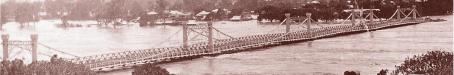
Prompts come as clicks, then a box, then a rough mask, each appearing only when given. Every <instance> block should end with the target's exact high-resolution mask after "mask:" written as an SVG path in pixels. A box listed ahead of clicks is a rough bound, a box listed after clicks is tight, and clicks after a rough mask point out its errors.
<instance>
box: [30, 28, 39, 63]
mask: <svg viewBox="0 0 454 75" xmlns="http://www.w3.org/2000/svg"><path fill="white" fill-rule="evenodd" d="M30 38H31V45H32V62H36V61H37V58H38V52H37V50H38V35H37V34H32V35H31V36H30Z"/></svg>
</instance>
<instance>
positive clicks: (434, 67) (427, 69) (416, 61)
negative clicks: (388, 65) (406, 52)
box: [394, 51, 453, 75]
mask: <svg viewBox="0 0 454 75" xmlns="http://www.w3.org/2000/svg"><path fill="white" fill-rule="evenodd" d="M452 54H453V53H452V52H446V51H429V52H427V53H426V54H422V55H415V56H413V57H412V58H407V59H405V61H404V63H402V64H401V65H399V66H396V69H397V70H395V72H394V73H395V74H399V73H400V74H404V75H406V74H426V75H453V62H452V60H453V55H452Z"/></svg>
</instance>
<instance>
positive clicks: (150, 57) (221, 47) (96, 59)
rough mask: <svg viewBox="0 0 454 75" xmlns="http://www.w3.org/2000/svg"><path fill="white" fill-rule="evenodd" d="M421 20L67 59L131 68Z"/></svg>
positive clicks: (109, 67)
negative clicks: (209, 47)
mask: <svg viewBox="0 0 454 75" xmlns="http://www.w3.org/2000/svg"><path fill="white" fill-rule="evenodd" d="M422 22H426V20H424V19H422V18H418V19H413V20H389V21H375V22H368V23H366V25H367V26H364V25H351V24H350V25H338V26H330V27H323V28H314V29H311V30H310V31H308V30H299V31H293V32H289V33H270V34H262V35H250V36H244V37H237V38H233V39H220V40H216V41H215V42H214V50H209V49H208V44H207V43H206V42H205V43H200V44H192V45H189V47H188V48H186V49H184V48H183V47H169V48H154V49H142V50H132V51H125V52H118V53H109V54H101V55H95V56H87V57H80V58H74V59H70V60H69V61H71V62H74V63H78V64H84V65H87V67H89V68H90V69H92V70H93V71H97V72H102V71H112V70H118V69H124V68H131V67H132V66H135V65H140V64H145V63H159V62H165V61H172V60H175V59H185V58H191V57H199V56H206V55H215V54H222V53H229V52H230V53H231V52H238V51H244V50H249V49H253V48H261V47H267V46H273V45H279V44H283V43H292V42H299V41H307V40H315V39H320V38H324V37H331V36H336V35H341V34H346V33H353V32H365V31H372V30H378V29H383V28H386V27H395V26H403V25H411V24H418V23H422ZM367 28H369V29H367Z"/></svg>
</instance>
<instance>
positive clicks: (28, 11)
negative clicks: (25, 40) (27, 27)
mask: <svg viewBox="0 0 454 75" xmlns="http://www.w3.org/2000/svg"><path fill="white" fill-rule="evenodd" d="M38 10H39V8H37V6H36V5H33V4H32V3H26V2H24V3H18V4H17V9H16V11H15V13H16V15H15V19H16V21H17V22H18V23H20V24H21V25H24V24H26V23H28V22H31V21H36V20H38V17H37V15H36V14H37V13H38Z"/></svg>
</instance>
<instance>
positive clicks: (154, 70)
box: [132, 63, 171, 75]
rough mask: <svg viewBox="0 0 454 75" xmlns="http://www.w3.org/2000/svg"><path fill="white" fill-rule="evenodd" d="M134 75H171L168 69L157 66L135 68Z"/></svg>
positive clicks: (145, 65)
mask: <svg viewBox="0 0 454 75" xmlns="http://www.w3.org/2000/svg"><path fill="white" fill-rule="evenodd" d="M132 75H171V74H170V73H169V72H168V71H167V70H166V69H164V68H162V67H159V66H156V65H155V64H150V63H149V64H144V65H140V66H136V67H134V72H132Z"/></svg>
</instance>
